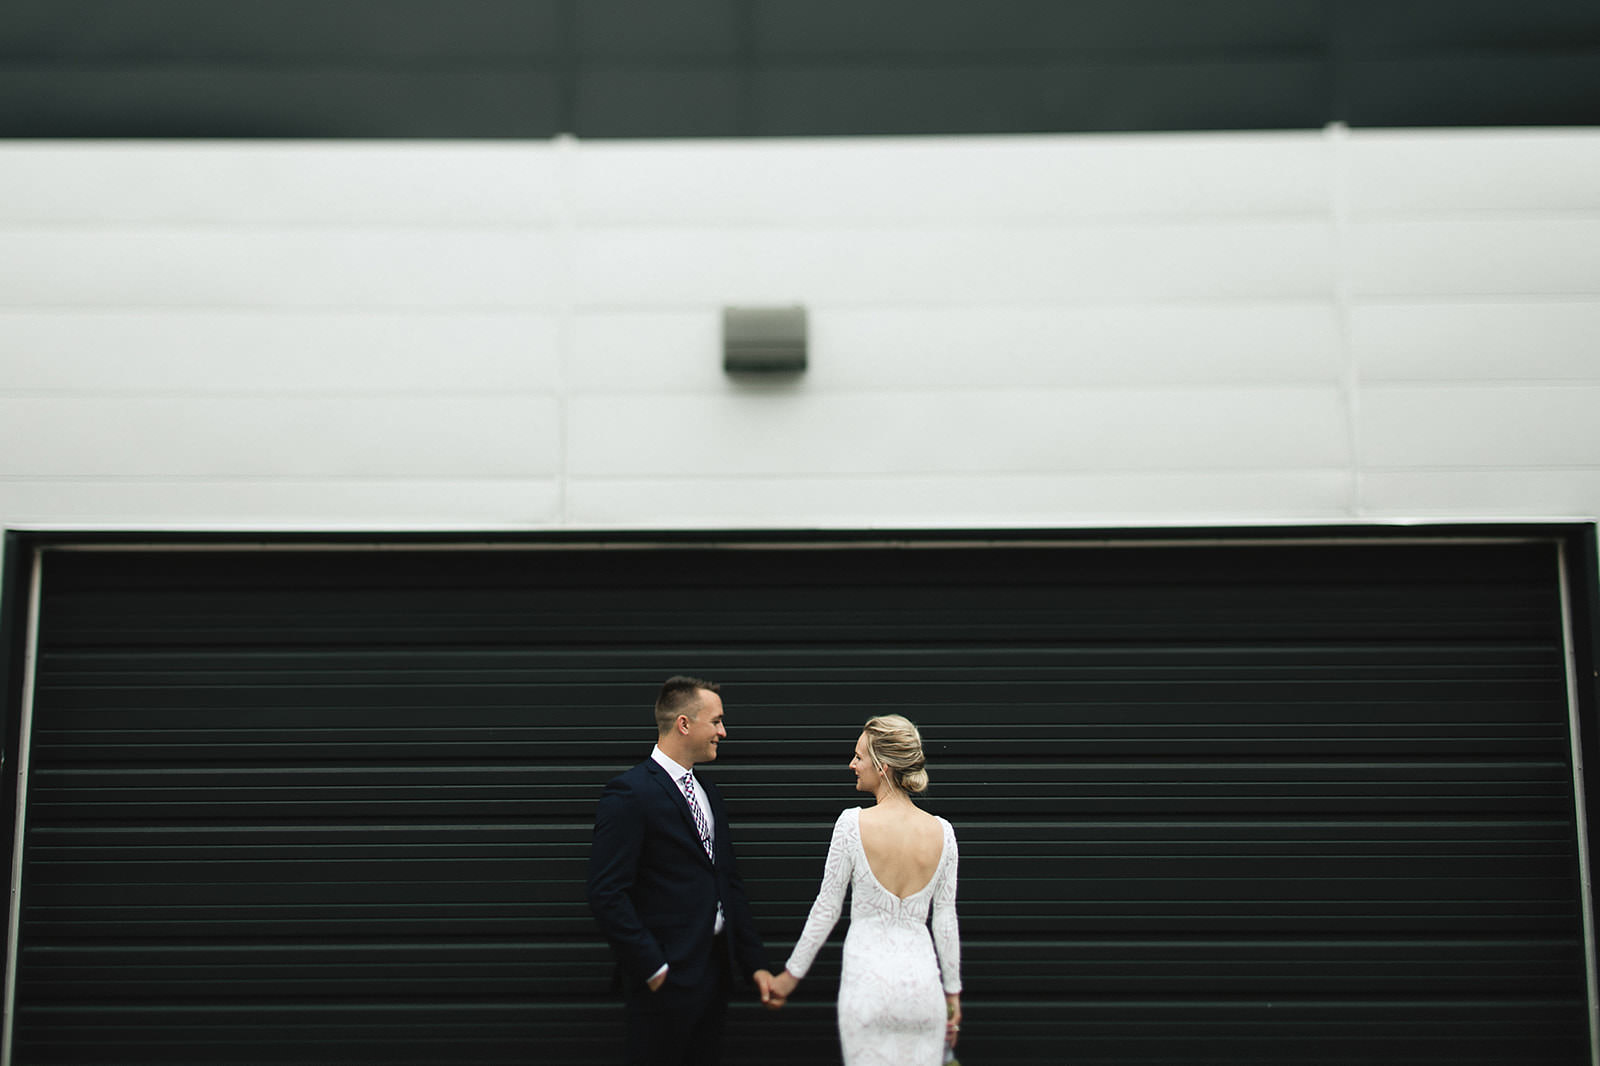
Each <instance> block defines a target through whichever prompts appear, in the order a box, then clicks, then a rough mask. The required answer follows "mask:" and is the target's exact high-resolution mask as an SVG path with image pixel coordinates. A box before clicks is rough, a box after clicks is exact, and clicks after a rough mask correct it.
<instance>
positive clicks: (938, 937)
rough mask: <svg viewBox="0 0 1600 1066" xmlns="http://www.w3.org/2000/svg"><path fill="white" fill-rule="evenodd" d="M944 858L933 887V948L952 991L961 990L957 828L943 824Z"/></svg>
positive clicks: (941, 975)
mask: <svg viewBox="0 0 1600 1066" xmlns="http://www.w3.org/2000/svg"><path fill="white" fill-rule="evenodd" d="M944 833H945V840H944V848H945V861H944V863H943V864H942V865H941V866H940V869H939V873H938V879H939V883H938V884H936V885H935V886H934V889H933V950H934V951H935V952H936V953H937V954H938V956H939V976H940V978H941V979H942V980H943V982H944V990H945V992H946V993H947V994H949V995H955V994H956V993H957V992H960V991H961V926H960V923H959V922H957V921H956V868H957V866H958V865H959V864H960V855H959V854H958V853H957V851H956V831H955V830H954V829H952V828H950V823H949V822H945V824H944Z"/></svg>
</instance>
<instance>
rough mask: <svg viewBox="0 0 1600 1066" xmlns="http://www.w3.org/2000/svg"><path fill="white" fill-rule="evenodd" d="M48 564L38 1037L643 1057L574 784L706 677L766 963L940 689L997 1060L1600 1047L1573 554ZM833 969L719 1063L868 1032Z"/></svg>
mask: <svg viewBox="0 0 1600 1066" xmlns="http://www.w3.org/2000/svg"><path fill="white" fill-rule="evenodd" d="M43 591H44V596H43V609H42V618H41V625H40V632H39V641H40V643H39V647H40V654H39V660H38V661H39V672H38V682H37V689H36V692H35V701H34V709H33V723H32V729H33V746H32V751H31V755H32V771H31V775H30V779H29V782H28V791H27V812H26V814H27V820H26V836H25V844H26V851H25V861H24V879H23V888H22V897H21V899H22V908H21V934H20V945H21V953H20V962H19V969H18V1002H17V1010H16V1015H15V1018H16V1029H15V1055H14V1061H15V1062H17V1063H83V1064H89V1063H93V1064H97V1066H107V1064H116V1063H166V1064H176V1063H196V1064H198V1063H205V1064H211V1066H219V1064H225V1063H258V1064H259V1063H385V1064H393V1063H467V1062H471V1063H534V1062H552V1063H554V1062H560V1063H585V1062H589V1063H610V1062H615V1061H617V1059H618V1057H619V1051H620V1043H619V1037H618V1027H617V1023H618V1022H619V1021H620V1008H619V1007H617V1006H615V1005H614V1004H613V1002H612V1000H611V996H610V994H609V992H608V990H607V985H608V981H609V978H610V964H609V961H608V959H607V956H606V953H605V950H604V948H603V946H602V945H601V944H600V943H599V941H598V937H597V934H596V932H595V930H594V927H593V925H592V924H591V922H590V919H589V917H588V914H587V910H586V907H585V905H584V902H583V897H582V879H583V872H584V859H585V853H586V848H587V843H588V837H589V826H590V819H591V817H592V813H593V807H594V802H595V799H596V798H597V796H598V793H599V786H600V784H601V782H602V781H603V780H604V779H605V778H607V777H609V776H610V775H611V774H613V773H615V772H616V771H618V770H619V769H621V768H623V767H625V766H627V765H629V764H631V763H632V762H634V761H637V760H638V759H640V758H642V757H644V755H645V754H646V753H647V751H648V748H649V744H650V741H651V736H652V734H651V726H650V716H649V708H650V702H651V700H652V699H653V697H654V692H655V688H656V686H657V684H659V682H660V680H661V679H662V678H663V677H664V676H666V675H667V674H669V673H673V672H678V671H690V672H695V673H701V674H704V675H707V676H713V677H717V678H719V679H721V680H722V681H723V682H724V683H725V685H726V688H725V692H724V695H725V699H726V703H727V707H728V725H729V733H730V737H729V741H728V743H727V744H726V745H725V746H724V749H723V755H722V758H721V759H720V760H719V762H718V763H717V764H716V765H715V766H714V767H712V768H709V769H707V770H706V773H707V774H708V776H710V777H711V778H712V779H714V780H716V781H718V782H719V783H720V784H721V786H722V788H723V790H724V792H725V794H726V795H727V797H728V800H729V805H730V808H731V810H732V813H733V816H734V818H735V830H736V835H737V839H738V841H739V844H740V848H741V852H742V855H743V857H744V869H745V873H746V876H747V878H748V879H749V880H750V881H751V883H752V886H753V891H754V893H755V896H756V907H757V914H758V917H759V919H760V921H761V924H762V926H763V931H764V933H765V935H766V937H767V939H768V941H769V944H770V945H771V947H772V949H773V951H774V954H775V955H776V956H777V957H778V958H780V959H781V958H782V956H783V954H784V953H785V952H786V951H787V949H788V947H789V945H790V943H792V940H793V938H794V937H795V936H796V935H797V934H798V932H799V928H800V924H801V921H802V919H803V916H804V913H805V909H806V907H807V906H808V905H809V902H810V898H811V894H812V893H813V891H814V890H815V885H816V880H817V877H818V875H819V872H820V867H821V861H822V856H823V852H824V850H825V847H826V843H827V839H828V829H829V826H830V825H831V823H832V821H833V818H834V816H835V815H836V814H837V812H838V811H839V810H840V809H841V808H842V807H844V806H846V805H851V804H854V803H855V802H857V796H856V795H855V794H854V793H853V792H852V791H851V789H850V783H851V779H850V777H849V774H848V772H847V770H846V769H845V763H846V761H847V759H848V757H849V754H850V750H851V745H852V744H853V742H854V739H855V735H856V731H857V730H858V728H859V725H860V723H861V721H862V720H863V719H864V718H866V717H867V716H868V715H871V714H874V713H881V712H888V711H899V712H904V713H907V714H909V715H910V716H912V717H913V718H914V719H916V720H917V721H918V722H919V723H920V724H921V725H922V727H923V729H924V731H925V733H926V735H927V737H928V740H929V742H930V744H931V760H932V761H931V770H932V773H933V781H934V785H933V790H932V793H931V795H930V796H929V798H928V800H927V806H928V807H929V808H930V809H932V810H935V811H937V812H938V813H941V814H944V815H946V816H947V817H949V818H950V819H951V820H952V821H953V822H954V823H955V825H956V827H957V831H958V833H959V834H960V837H961V843H962V856H963V864H962V871H961V872H962V880H961V914H962V919H963V925H964V932H965V942H966V979H967V984H968V994H967V1000H968V1024H967V1026H966V1036H967V1041H966V1044H965V1046H964V1049H963V1052H964V1053H963V1056H962V1057H963V1059H964V1060H966V1061H967V1062H969V1063H975V1064H978V1066H983V1064H995V1063H1008V1064H1040V1066H1043V1064H1046V1063H1049V1064H1057V1063H1075V1064H1089V1063H1108V1064H1109V1063H1118V1064H1123V1066H1126V1064H1131V1063H1140V1064H1152V1066H1153V1064H1169V1063H1170V1064H1176V1063H1223V1062H1226V1063H1230V1064H1235V1063H1280V1062H1295V1063H1374V1062H1384V1063H1407V1064H1415V1063H1425V1062H1439V1063H1445V1062H1449V1063H1456V1064H1460V1063H1505V1062H1511V1061H1515V1062H1518V1063H1579V1062H1586V1061H1588V1030H1587V1016H1586V1004H1587V996H1586V986H1585V963H1584V952H1583V925H1582V907H1581V900H1582V898H1581V895H1580V889H1579V876H1578V870H1579V850H1578V842H1577V832H1576V829H1575V822H1574V798H1573V797H1574V789H1573V773H1572V760H1571V755H1570V743H1569V714H1568V702H1567V694H1566V690H1565V673H1564V659H1563V653H1562V631H1561V624H1562V620H1561V609H1560V601H1559V595H1558V589H1557V584H1556V549H1555V547H1554V546H1553V545H1551V544H1512V543H1506V544H1465V543H1463V544H1446V543H1432V544H1404V543H1388V544H1368V545H1357V544H1347V545H1340V544H1301V545H1276V546H1274V545H1271V544H1256V545H1238V546H1231V547H1230V546H1223V545H1175V546H1154V545H1148V546H1129V547H1111V546H1101V547H1091V546H1070V545H1063V546H1055V545H1048V544H1035V545H1027V544H1021V543H1014V544H1003V545H973V546H966V547H962V546H956V545H950V544H945V545H939V544H937V543H927V544H921V545H917V544H910V545H905V544H902V545H900V546H872V545H866V544H855V545H831V546H830V545H826V544H812V545H806V546H789V547H784V546H780V545H777V544H771V545H765V546H761V545H753V546H752V545H745V546H744V547H743V548H742V549H735V548H717V547H712V546H694V545H684V544H679V545H671V546H664V547H656V548H649V547H644V546H642V545H641V546H632V547H616V546H611V547H608V548H600V547H598V546H596V547H588V548H583V547H578V548H573V547H555V546H545V547H541V548H537V549H528V550H522V549H513V548H510V547H509V546H503V547H502V548H501V550H472V549H467V548H457V549H454V550H420V549H411V550H398V549H395V548H394V547H392V546H391V548H390V550H383V551H377V550H359V549H355V548H354V547H352V548H351V549H349V550H339V551H324V550H309V549H307V548H302V549H301V550H294V551H237V550H205V551H200V550H179V551H170V550H169V551H142V550H126V549H125V550H119V551H64V550H53V551H49V552H47V554H46V556H45V564H44V577H43ZM841 933H842V928H841V930H840V931H838V932H836V934H835V936H836V938H837V937H838V936H839V935H840V934H841ZM837 967H838V952H837V948H830V949H828V950H825V952H824V954H823V958H822V961H821V962H820V963H819V965H818V968H817V970H816V972H815V975H814V976H813V978H812V979H811V980H809V981H808V982H807V983H806V984H805V985H804V986H802V989H801V992H800V994H799V997H798V998H797V1000H796V1001H795V1003H794V1004H793V1005H792V1006H791V1007H790V1008H789V1009H788V1010H787V1011H786V1012H785V1013H783V1014H781V1015H777V1016H770V1015H767V1014H765V1013H764V1012H762V1011H760V1010H758V1009H756V1008H755V1007H753V1006H749V1005H743V1004H741V1005H740V1006H739V1007H738V1008H737V1009H736V1013H735V1018H734V1026H733V1032H732V1034H731V1036H730V1048H729V1058H730V1060H731V1061H732V1062H736V1063H746V1062H749V1063H754V1062H757V1061H768V1062H779V1063H813V1062H827V1061H836V1054H837V1053H836V1051H835V1046H836V1045H835V1040H834V1036H833V1021H832V1005H831V1000H832V996H833V989H832V985H833V983H834V982H835V980H836V975H837Z"/></svg>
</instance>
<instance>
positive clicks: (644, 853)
mask: <svg viewBox="0 0 1600 1066" xmlns="http://www.w3.org/2000/svg"><path fill="white" fill-rule="evenodd" d="M695 781H696V783H697V784H698V787H699V788H700V789H701V790H702V791H703V792H704V793H705V796H706V799H707V800H708V801H709V803H710V805H711V817H712V822H713V828H712V838H713V847H714V849H715V853H716V857H717V861H716V862H715V863H712V861H711V860H710V859H709V858H707V857H706V851H705V847H704V846H703V845H702V844H701V843H700V833H699V831H698V830H697V829H696V828H695V824H694V816H693V815H692V814H690V813H689V801H688V800H686V799H685V798H684V796H683V793H682V792H681V791H680V790H679V789H678V785H677V782H675V781H673V780H672V778H671V775H669V774H668V773H667V772H666V771H665V770H663V769H662V768H661V766H660V764H658V763H657V762H656V761H655V760H654V759H646V760H645V761H644V762H642V763H640V764H639V765H638V766H635V767H634V768H633V769H631V770H629V771H627V772H626V773H623V774H621V775H619V776H617V777H615V778H612V779H611V781H609V782H607V784H606V787H605V792H604V793H603V794H602V795H601V797H600V805H599V808H598V810H597V812H596V815H595V823H594V843H593V845H592V846H591V847H590V849H589V882H588V895H589V907H590V909H591V910H592V911H593V912H594V916H595V920H596V921H597V922H599V924H600V928H601V930H602V931H603V932H604V933H605V936H606V940H607V941H609V942H610V944H611V948H612V951H613V952H614V953H615V954H616V956H617V964H618V967H619V969H620V970H621V976H622V979H623V980H624V981H627V982H632V983H633V984H634V985H635V986H642V985H644V984H645V983H646V982H647V981H648V980H649V979H650V977H651V976H652V975H653V974H654V973H655V972H656V971H657V970H659V969H661V965H662V963H666V964H667V965H668V966H670V967H671V969H670V970H669V971H668V974H667V980H668V981H670V982H672V983H673V984H679V985H698V984H700V983H701V982H702V981H704V980H705V979H706V978H707V977H708V976H709V968H710V966H711V962H712V959H711V950H712V944H713V935H712V928H713V926H714V924H715V921H716V913H717V902H718V901H719V900H720V901H721V903H722V914H723V918H724V920H725V922H726V926H725V932H726V933H727V944H728V950H729V953H730V955H731V959H730V962H731V963H732V967H733V972H734V973H737V974H743V975H744V976H746V977H748V976H749V975H750V974H753V973H755V972H756V971H757V970H770V969H772V967H771V965H770V964H769V963H768V961H767V951H766V948H765V946H763V945H762V943H761V937H760V935H759V934H757V932H756V928H755V922H754V920H753V919H752V917H751V914H750V904H749V901H748V900H747V899H746V897H745V890H744V882H743V881H742V880H741V879H740V877H739V868H738V864H737V863H736V862H735V861H734V857H733V843H732V838H731V835H730V834H729V832H728V814H727V810H726V808H725V807H724V806H723V802H722V793H721V792H720V791H718V789H717V786H716V785H713V784H711V783H710V782H709V781H706V780H705V779H703V778H701V777H700V776H699V775H698V774H696V775H695Z"/></svg>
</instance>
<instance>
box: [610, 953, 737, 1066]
mask: <svg viewBox="0 0 1600 1066" xmlns="http://www.w3.org/2000/svg"><path fill="white" fill-rule="evenodd" d="M727 940H728V938H727V935H726V934H721V935H718V936H716V937H715V938H713V940H712V942H711V960H710V966H709V967H708V969H707V974H708V980H706V981H703V982H701V983H700V984H699V985H675V984H673V983H672V974H671V973H670V972H669V973H668V974H667V981H666V983H665V984H663V985H662V986H661V988H660V990H659V991H656V992H652V991H650V989H649V988H648V987H646V986H643V985H640V986H639V987H637V988H629V989H628V998H627V1009H628V1059H627V1061H628V1063H629V1066H717V1064H718V1063H720V1062H721V1061H722V1033H723V1030H724V1028H726V1025H727V1018H728V995H729V991H730V989H731V987H732V984H733V979H732V973H731V966H730V964H729V961H728V942H727Z"/></svg>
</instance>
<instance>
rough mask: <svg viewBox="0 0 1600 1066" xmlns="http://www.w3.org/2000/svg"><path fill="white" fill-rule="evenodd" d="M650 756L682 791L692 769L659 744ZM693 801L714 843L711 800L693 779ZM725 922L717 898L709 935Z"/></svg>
mask: <svg viewBox="0 0 1600 1066" xmlns="http://www.w3.org/2000/svg"><path fill="white" fill-rule="evenodd" d="M650 758H652V759H654V760H655V761H656V765H657V766H660V767H661V768H662V769H663V770H665V771H666V772H667V774H668V776H670V777H671V778H672V783H673V784H674V785H676V786H678V791H679V792H680V793H681V792H683V775H684V774H692V773H694V771H693V770H692V769H691V768H689V767H687V766H679V765H678V764H677V763H675V762H673V761H672V758H671V757H670V756H668V755H667V753H666V752H664V751H662V750H661V747H660V745H657V746H656V748H655V749H654V750H653V751H651V752H650ZM683 798H684V799H685V800H688V798H689V797H688V796H687V795H685V796H684V797H683ZM694 802H695V804H696V805H697V806H699V808H700V813H701V814H702V815H704V816H705V819H706V834H707V836H708V837H709V838H710V839H711V840H712V841H713V844H714V842H715V841H716V838H717V836H716V834H717V823H716V822H715V821H714V820H713V819H712V817H711V801H710V800H709V799H707V798H706V790H705V789H703V788H701V787H700V783H699V781H698V780H696V781H695V789H694ZM726 924H727V919H725V918H724V917H723V916H722V901H721V900H718V901H717V918H716V922H715V923H714V924H713V925H712V928H711V935H712V936H715V935H717V934H718V933H720V932H722V929H723V926H725V925H726ZM666 972H667V967H666V966H662V967H661V969H659V970H657V971H656V972H655V973H653V974H651V975H650V980H651V981H654V980H655V979H656V978H657V977H660V976H661V975H662V974H664V973H666Z"/></svg>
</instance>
